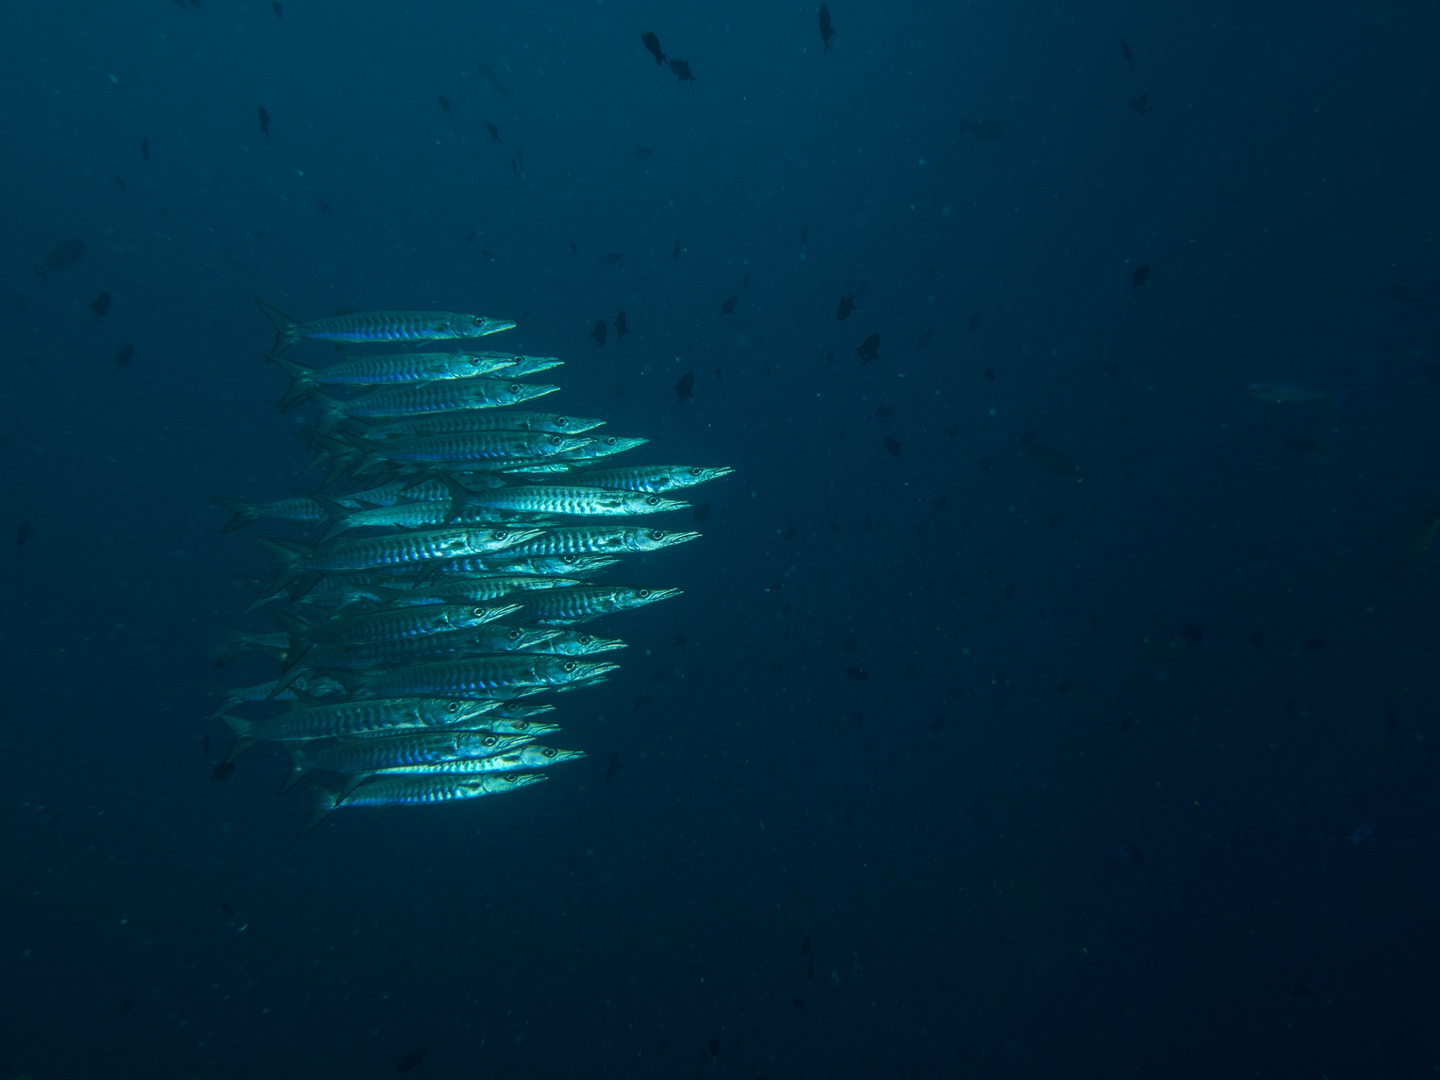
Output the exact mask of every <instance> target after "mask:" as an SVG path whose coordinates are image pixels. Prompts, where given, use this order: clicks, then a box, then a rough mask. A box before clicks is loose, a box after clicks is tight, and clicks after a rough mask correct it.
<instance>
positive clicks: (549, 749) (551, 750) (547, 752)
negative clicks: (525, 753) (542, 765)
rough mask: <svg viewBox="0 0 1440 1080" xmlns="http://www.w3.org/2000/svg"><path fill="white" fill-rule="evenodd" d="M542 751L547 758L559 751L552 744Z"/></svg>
mask: <svg viewBox="0 0 1440 1080" xmlns="http://www.w3.org/2000/svg"><path fill="white" fill-rule="evenodd" d="M540 752H541V753H542V754H544V755H545V756H546V757H547V758H550V757H554V756H555V755H556V753H558V751H556V750H555V749H554V748H553V747H550V746H547V747H546V748H545V749H544V750H542V751H540Z"/></svg>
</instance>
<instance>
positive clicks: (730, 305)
mask: <svg viewBox="0 0 1440 1080" xmlns="http://www.w3.org/2000/svg"><path fill="white" fill-rule="evenodd" d="M739 302H740V297H738V296H731V297H729V298H727V299H725V300H724V301H722V302H721V304H720V314H721V315H734V314H735V305H736V304H738V303H739Z"/></svg>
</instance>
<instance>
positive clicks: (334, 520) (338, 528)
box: [310, 491, 355, 544]
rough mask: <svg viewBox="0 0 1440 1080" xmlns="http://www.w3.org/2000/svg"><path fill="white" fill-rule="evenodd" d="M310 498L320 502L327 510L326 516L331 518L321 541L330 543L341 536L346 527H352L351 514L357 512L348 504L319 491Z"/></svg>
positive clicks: (321, 507)
mask: <svg viewBox="0 0 1440 1080" xmlns="http://www.w3.org/2000/svg"><path fill="white" fill-rule="evenodd" d="M310 498H312V499H314V500H315V501H316V502H317V503H319V504H320V509H321V510H324V511H325V516H326V517H328V518H329V519H330V528H329V529H328V530H327V531H326V533H325V535H324V536H322V537H320V543H322V544H328V543H329V542H330V541H331V540H334V539H335V537H337V536H339V535H340V534H341V533H343V532H344V531H345V530H346V529H348V528H350V521H349V519H350V515H351V514H353V513H355V511H354V510H351V509H350V508H349V507H348V506H342V505H341V504H340V503H338V502H336V501H335V500H334V499H332V498H330V497H329V496H327V495H321V494H320V493H319V492H318V491H317V492H313V493H311V495H310Z"/></svg>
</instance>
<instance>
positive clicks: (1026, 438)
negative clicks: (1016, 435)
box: [1020, 428, 1040, 446]
mask: <svg viewBox="0 0 1440 1080" xmlns="http://www.w3.org/2000/svg"><path fill="white" fill-rule="evenodd" d="M1039 437H1040V429H1039V428H1031V429H1030V430H1029V431H1027V432H1025V434H1023V435H1021V436H1020V445H1021V446H1029V445H1030V444H1031V443H1033V442H1034V441H1035V440H1036V439H1038V438H1039Z"/></svg>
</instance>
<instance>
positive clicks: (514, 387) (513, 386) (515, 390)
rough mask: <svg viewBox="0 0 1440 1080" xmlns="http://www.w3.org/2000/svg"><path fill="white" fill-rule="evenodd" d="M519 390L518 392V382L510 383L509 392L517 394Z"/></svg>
mask: <svg viewBox="0 0 1440 1080" xmlns="http://www.w3.org/2000/svg"><path fill="white" fill-rule="evenodd" d="M519 392H520V384H519V383H518V382H512V383H511V384H510V393H512V394H518V393H519Z"/></svg>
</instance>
